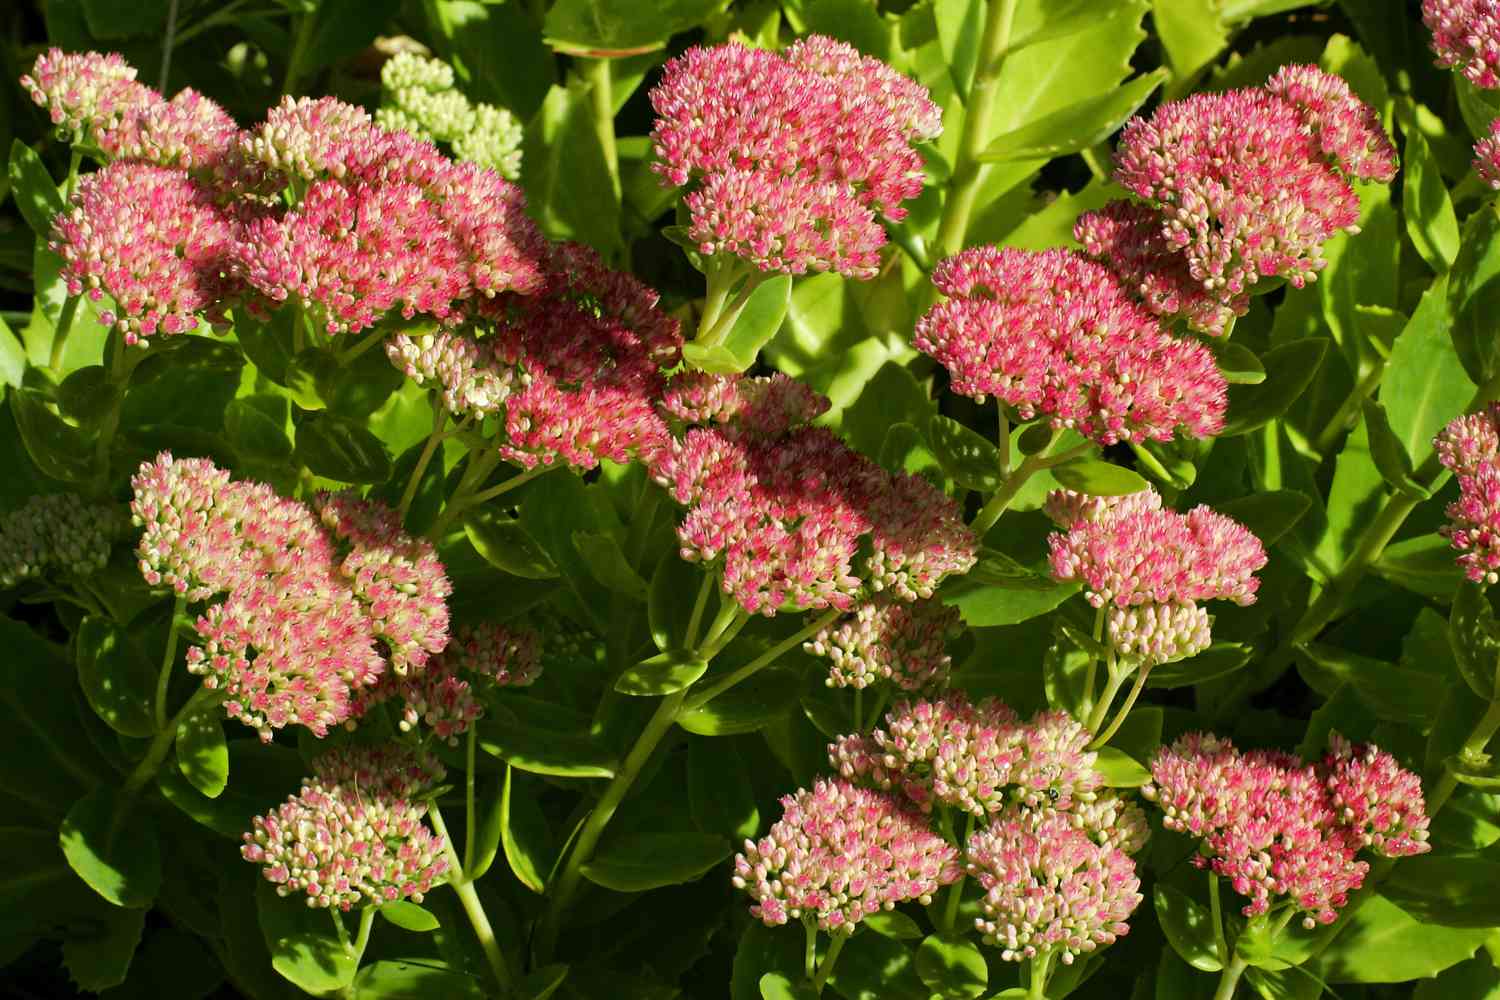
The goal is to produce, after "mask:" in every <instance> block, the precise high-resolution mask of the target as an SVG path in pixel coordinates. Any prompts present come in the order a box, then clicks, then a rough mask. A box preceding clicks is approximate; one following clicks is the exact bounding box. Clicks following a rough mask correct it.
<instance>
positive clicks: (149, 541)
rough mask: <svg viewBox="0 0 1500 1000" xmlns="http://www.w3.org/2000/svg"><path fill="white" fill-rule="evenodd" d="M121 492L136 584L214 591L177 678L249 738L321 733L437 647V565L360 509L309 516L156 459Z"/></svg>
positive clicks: (197, 463)
mask: <svg viewBox="0 0 1500 1000" xmlns="http://www.w3.org/2000/svg"><path fill="white" fill-rule="evenodd" d="M131 484H132V486H133V487H134V490H135V499H134V502H133V503H132V504H131V512H132V514H133V515H134V517H135V520H136V523H137V524H138V525H140V526H141V527H142V528H143V529H144V530H143V532H142V536H141V541H140V544H139V546H138V548H137V554H138V556H139V558H140V566H141V573H142V575H143V576H144V577H145V579H146V582H147V583H149V584H151V585H152V586H159V585H166V586H169V587H171V588H172V590H173V591H174V592H175V593H176V594H178V595H179V596H181V597H183V598H184V599H186V600H188V601H191V602H194V603H196V602H199V601H203V600H206V599H210V598H214V597H218V596H219V595H223V597H222V600H220V601H218V602H217V603H215V604H212V605H210V606H209V607H208V608H207V609H206V610H205V611H204V612H203V613H202V614H201V615H199V616H198V618H197V620H196V622H195V626H194V627H195V629H196V631H197V633H198V638H199V641H198V643H197V644H195V645H193V646H191V647H189V649H188V651H187V667H188V670H189V671H190V672H192V673H194V674H198V675H201V676H202V677H203V684H204V686H205V687H207V688H211V689H216V690H222V691H223V692H224V694H225V701H224V706H225V711H226V712H227V713H228V714H229V716H230V717H231V718H238V719H240V720H241V721H242V722H244V723H245V724H246V725H248V726H251V727H253V728H254V729H256V730H257V731H258V732H259V734H260V736H261V738H262V739H264V740H269V739H270V738H271V736H272V732H273V730H275V729H279V728H281V727H283V726H287V725H292V724H297V725H301V726H305V727H307V728H308V729H310V730H312V732H313V733H314V734H315V735H317V736H319V737H322V736H324V735H326V734H327V733H328V731H329V730H330V729H331V728H332V727H334V726H337V725H340V724H342V723H345V722H347V721H349V720H350V719H351V718H352V717H353V716H355V715H356V714H358V713H359V712H360V711H361V710H362V709H363V707H364V705H365V703H366V702H367V701H368V700H369V699H370V697H371V692H372V690H373V689H375V687H376V685H377V684H378V683H379V682H380V679H381V677H382V676H383V675H385V674H387V673H394V674H397V675H399V674H402V673H404V672H406V670H407V669H408V668H410V667H412V666H416V667H420V666H421V665H422V664H424V663H425V662H426V659H427V657H428V656H430V655H432V654H433V653H436V652H439V651H440V650H441V649H442V648H443V646H444V645H445V644H446V642H447V628H448V610H447V605H446V598H447V596H448V594H449V593H450V592H451V590H452V587H451V585H450V584H449V582H448V579H447V577H446V575H445V574H444V572H443V568H442V565H441V564H440V563H439V562H438V561H437V559H436V557H435V555H434V554H433V551H432V546H431V544H430V543H428V542H426V541H422V540H418V539H414V538H411V537H409V536H407V535H406V534H405V533H403V532H401V531H400V529H399V528H398V527H397V525H398V518H397V516H396V514H395V513H394V512H392V511H389V510H387V509H386V508H384V507H380V506H378V505H376V504H375V503H374V502H373V501H366V500H358V499H356V498H353V497H351V496H348V495H334V496H329V495H324V496H321V497H319V498H318V499H317V501H316V507H315V509H314V508H309V507H308V506H307V505H306V504H302V503H299V502H297V501H295V500H289V499H286V498H284V497H280V496H277V495H276V493H275V492H274V491H273V490H272V489H271V488H270V487H268V486H265V485H262V484H259V483H244V482H230V481H229V477H228V474H227V473H225V472H222V471H221V470H219V469H217V468H215V467H214V465H213V464H212V463H211V462H209V461H207V460H205V459H184V460H180V461H179V460H174V459H173V458H172V456H171V455H170V454H167V453H163V454H162V455H160V456H159V457H158V458H157V459H156V460H155V461H153V462H147V463H145V464H144V465H142V467H141V469H140V471H139V472H138V473H137V474H136V476H135V477H134V478H133V479H132V481H131Z"/></svg>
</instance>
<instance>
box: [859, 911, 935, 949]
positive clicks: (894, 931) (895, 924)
mask: <svg viewBox="0 0 1500 1000" xmlns="http://www.w3.org/2000/svg"><path fill="white" fill-rule="evenodd" d="M862 923H863V924H864V926H865V927H867V928H869V929H870V930H872V931H874V932H875V933H876V934H879V935H881V936H882V937H888V938H894V939H895V940H897V941H915V940H917V939H918V938H920V937H922V936H923V935H922V928H921V926H920V925H919V924H918V923H917V922H916V921H915V920H913V919H912V918H911V917H908V916H907V915H906V914H904V913H902V912H901V911H900V910H882V911H880V912H879V913H872V914H870V915H869V916H868V917H865V919H864V920H863V921H862Z"/></svg>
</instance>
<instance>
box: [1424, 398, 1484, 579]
mask: <svg viewBox="0 0 1500 1000" xmlns="http://www.w3.org/2000/svg"><path fill="white" fill-rule="evenodd" d="M1433 445H1434V447H1435V448H1436V449H1437V453H1438V458H1439V459H1440V460H1441V461H1442V463H1443V464H1444V465H1445V466H1447V467H1448V468H1449V469H1452V470H1453V474H1454V475H1455V476H1456V477H1458V499H1457V500H1455V501H1453V502H1452V503H1450V504H1449V505H1448V523H1447V524H1446V525H1445V526H1444V527H1443V529H1442V532H1443V534H1444V535H1446V536H1447V538H1448V541H1449V542H1450V543H1452V545H1453V547H1454V548H1455V549H1457V550H1458V551H1459V552H1460V553H1461V555H1459V557H1458V564H1459V566H1461V567H1462V568H1463V571H1464V573H1465V574H1466V575H1467V576H1468V578H1469V579H1470V580H1473V581H1474V582H1475V583H1495V582H1496V581H1497V580H1500V403H1491V404H1490V405H1489V406H1488V407H1486V408H1485V409H1483V410H1481V411H1479V412H1478V413H1470V414H1467V415H1465V416H1461V417H1457V418H1455V419H1454V420H1453V422H1452V423H1450V424H1449V425H1448V426H1447V427H1445V428H1443V430H1442V431H1441V432H1440V433H1439V434H1438V436H1437V439H1436V440H1435V441H1434V442H1433Z"/></svg>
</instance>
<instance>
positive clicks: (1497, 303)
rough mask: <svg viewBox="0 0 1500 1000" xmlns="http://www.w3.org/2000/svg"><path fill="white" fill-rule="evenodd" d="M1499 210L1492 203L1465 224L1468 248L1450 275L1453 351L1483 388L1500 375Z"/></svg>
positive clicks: (1463, 247) (1462, 250)
mask: <svg viewBox="0 0 1500 1000" xmlns="http://www.w3.org/2000/svg"><path fill="white" fill-rule="evenodd" d="M1497 212H1500V209H1497V208H1496V206H1495V205H1494V203H1493V202H1488V203H1486V204H1485V205H1483V206H1482V207H1481V208H1479V209H1478V210H1477V211H1475V213H1474V214H1473V215H1471V216H1469V221H1468V222H1466V223H1465V224H1464V235H1463V243H1462V244H1460V246H1459V249H1458V257H1457V258H1456V259H1455V260H1454V261H1453V270H1452V271H1450V272H1449V274H1448V314H1449V316H1451V317H1452V321H1453V346H1454V348H1455V349H1456V350H1457V351H1458V358H1459V361H1460V362H1462V364H1463V366H1464V371H1466V372H1468V373H1469V379H1470V380H1471V381H1472V382H1473V383H1474V384H1475V385H1484V384H1485V383H1487V382H1488V381H1489V380H1490V379H1491V378H1493V377H1494V376H1495V373H1496V371H1497V370H1500V339H1497V338H1496V337H1495V336H1494V326H1493V323H1494V317H1495V315H1496V312H1497V310H1500V214H1497Z"/></svg>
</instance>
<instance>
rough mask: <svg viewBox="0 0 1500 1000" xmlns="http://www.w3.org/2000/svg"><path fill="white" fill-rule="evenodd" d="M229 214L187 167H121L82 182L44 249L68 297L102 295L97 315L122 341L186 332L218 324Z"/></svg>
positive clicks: (230, 241)
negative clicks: (105, 304) (204, 321)
mask: <svg viewBox="0 0 1500 1000" xmlns="http://www.w3.org/2000/svg"><path fill="white" fill-rule="evenodd" d="M236 224H237V217H236V215H235V213H234V211H233V210H232V209H225V208H223V207H221V206H220V205H219V204H218V202H217V200H216V198H215V195H214V192H213V191H212V190H211V189H210V188H208V187H205V186H204V185H202V184H200V183H199V182H198V181H196V180H194V179H193V178H192V177H191V176H189V175H188V173H187V172H186V171H185V170H180V169H176V168H170V167H158V166H154V165H152V164H149V163H142V162H138V161H133V160H125V161H120V162H117V163H111V164H109V165H108V166H106V167H104V168H103V169H102V170H98V171H96V172H94V173H92V174H89V175H87V176H85V177H83V178H82V179H81V180H80V181H79V183H78V190H77V191H76V192H75V193H74V195H73V197H72V204H71V207H70V208H69V209H68V210H67V211H65V212H61V213H59V214H58V215H57V216H55V217H54V218H53V220H52V235H51V239H50V240H49V241H48V243H47V245H48V247H49V248H50V249H51V250H52V251H53V252H54V253H56V254H58V255H59V256H60V257H62V260H63V272H62V273H63V278H64V280H66V281H67V285H68V294H69V295H83V294H87V295H88V296H89V298H90V299H92V300H93V301H95V302H98V301H99V300H100V299H102V298H103V297H104V296H105V295H106V294H108V295H109V296H110V297H111V298H112V299H113V300H114V307H113V308H111V309H106V310H103V311H101V312H100V314H99V318H100V320H101V321H102V322H104V323H105V324H106V325H109V326H115V327H117V328H118V329H119V330H120V331H121V332H122V333H123V335H124V337H125V342H126V343H127V344H134V343H136V342H137V341H139V340H140V339H141V338H143V337H150V336H152V335H154V334H156V333H158V332H160V333H165V334H175V333H186V332H188V331H190V330H193V329H195V328H196V327H197V326H198V316H199V315H200V314H207V315H208V316H209V318H210V319H211V320H214V321H222V319H223V316H222V306H223V303H224V300H225V299H226V298H227V297H228V296H229V295H230V294H231V293H232V290H233V285H232V283H231V282H230V281H229V279H228V278H227V276H226V272H227V270H228V268H229V266H230V253H231V250H232V248H233V246H234V234H235V230H236Z"/></svg>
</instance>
